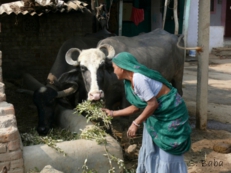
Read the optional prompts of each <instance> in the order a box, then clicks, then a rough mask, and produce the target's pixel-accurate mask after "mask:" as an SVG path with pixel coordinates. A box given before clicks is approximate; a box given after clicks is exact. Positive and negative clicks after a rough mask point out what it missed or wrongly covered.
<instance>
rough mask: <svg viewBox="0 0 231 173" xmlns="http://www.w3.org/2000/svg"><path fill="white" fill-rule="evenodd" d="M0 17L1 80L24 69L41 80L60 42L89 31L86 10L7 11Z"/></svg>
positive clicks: (54, 56) (17, 74) (19, 73)
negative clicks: (23, 12)
mask: <svg viewBox="0 0 231 173" xmlns="http://www.w3.org/2000/svg"><path fill="white" fill-rule="evenodd" d="M0 19H1V21H0V22H1V27H2V28H1V33H0V42H1V46H0V50H1V51H2V53H3V57H4V58H3V66H2V68H3V78H4V80H7V79H11V80H12V79H19V78H20V77H21V75H22V74H23V73H25V72H26V73H30V74H32V75H33V76H34V77H35V78H36V79H38V80H39V81H40V82H45V81H46V78H47V75H48V73H49V70H50V68H51V66H52V64H53V62H54V60H55V58H56V55H57V53H58V50H59V48H60V46H61V45H62V43H63V42H64V41H65V40H67V39H68V38H71V37H72V36H75V35H84V34H86V33H92V14H90V13H89V12H84V13H82V12H78V11H74V12H69V13H66V12H65V13H48V14H43V15H42V16H30V15H22V14H20V15H15V14H11V15H5V16H4V17H1V18H0Z"/></svg>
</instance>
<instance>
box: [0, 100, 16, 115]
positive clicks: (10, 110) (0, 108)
mask: <svg viewBox="0 0 231 173" xmlns="http://www.w3.org/2000/svg"><path fill="white" fill-rule="evenodd" d="M8 114H14V115H15V111H14V106H13V105H12V104H11V103H7V102H0V116H4V115H8Z"/></svg>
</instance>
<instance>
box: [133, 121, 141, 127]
mask: <svg viewBox="0 0 231 173" xmlns="http://www.w3.org/2000/svg"><path fill="white" fill-rule="evenodd" d="M132 124H134V125H135V126H136V127H140V124H137V123H136V122H135V121H132Z"/></svg>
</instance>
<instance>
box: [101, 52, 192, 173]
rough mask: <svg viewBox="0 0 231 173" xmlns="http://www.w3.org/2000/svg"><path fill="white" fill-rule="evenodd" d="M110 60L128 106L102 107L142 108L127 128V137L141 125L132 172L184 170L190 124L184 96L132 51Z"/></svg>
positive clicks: (115, 113) (125, 113)
mask: <svg viewBox="0 0 231 173" xmlns="http://www.w3.org/2000/svg"><path fill="white" fill-rule="evenodd" d="M112 62H113V68H114V73H115V74H116V76H117V78H118V79H120V80H124V86H125V95H126V98H127V100H128V101H129V102H130V103H131V106H129V107H127V108H124V109H121V110H116V111H112V110H109V109H103V110H104V111H105V112H106V113H107V114H108V115H109V116H113V117H118V116H128V115H132V114H133V113H134V112H136V111H139V109H143V111H142V113H141V114H140V115H139V116H138V117H137V118H136V119H135V120H134V121H133V122H132V124H131V125H130V127H129V129H128V131H127V136H128V137H130V138H132V137H135V136H136V132H137V129H138V128H139V126H140V124H141V123H143V125H144V128H143V137H142V147H141V149H140V151H139V159H138V167H137V170H136V172H137V173H186V172H187V166H186V164H185V162H184V158H183V154H184V153H185V152H187V151H188V150H189V149H190V147H191V140H190V134H191V127H190V125H189V123H188V118H189V116H188V111H187V108H186V105H185V102H184V100H183V99H182V97H181V96H180V95H179V94H178V93H177V90H176V89H175V88H174V87H173V86H172V85H171V84H170V83H169V82H168V81H167V80H166V79H165V78H163V77H162V76H161V74H160V73H159V72H157V71H155V70H152V69H149V68H147V67H146V66H144V65H142V64H140V63H139V62H138V61H137V60H136V58H135V57H134V56H133V55H132V54H130V53H128V52H122V53H119V54H117V55H116V56H115V57H114V58H113V59H112Z"/></svg>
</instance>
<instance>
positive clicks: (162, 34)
mask: <svg viewBox="0 0 231 173" xmlns="http://www.w3.org/2000/svg"><path fill="white" fill-rule="evenodd" d="M177 41H178V37H177V36H176V35H173V34H170V33H168V32H166V31H164V30H162V29H156V30H153V31H152V32H149V33H145V34H142V35H138V36H135V37H124V36H115V37H110V38H106V39H103V40H101V41H100V42H99V43H98V46H97V48H92V49H86V50H79V49H77V48H73V49H70V50H69V51H68V52H67V54H66V61H67V63H68V64H70V65H73V66H77V68H78V69H80V70H81V73H82V77H83V80H84V83H85V88H86V90H87V92H88V100H99V99H101V98H104V99H105V102H106V106H107V107H108V108H109V109H110V108H112V106H113V104H114V103H116V102H121V100H123V101H122V102H121V103H122V104H124V103H126V102H125V98H124V87H123V82H122V81H119V80H118V79H117V77H116V75H115V74H114V73H113V68H112V64H111V59H112V58H113V57H114V56H115V55H116V54H117V53H120V52H123V51H126V52H130V53H131V54H133V55H134V56H135V57H136V58H137V60H138V61H139V62H140V63H142V64H144V65H146V66H147V67H149V68H151V69H155V70H157V71H159V72H160V73H161V74H162V75H163V76H164V77H165V78H166V79H167V80H168V81H169V82H171V83H172V85H173V86H174V87H176V88H177V90H178V92H179V94H181V95H182V79H183V69H184V56H183V51H182V50H180V49H179V48H178V47H177ZM74 52H75V53H76V52H78V53H79V56H78V57H77V60H73V58H75V59H76V57H74V56H73V53H74ZM124 106H125V105H121V107H124Z"/></svg>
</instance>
